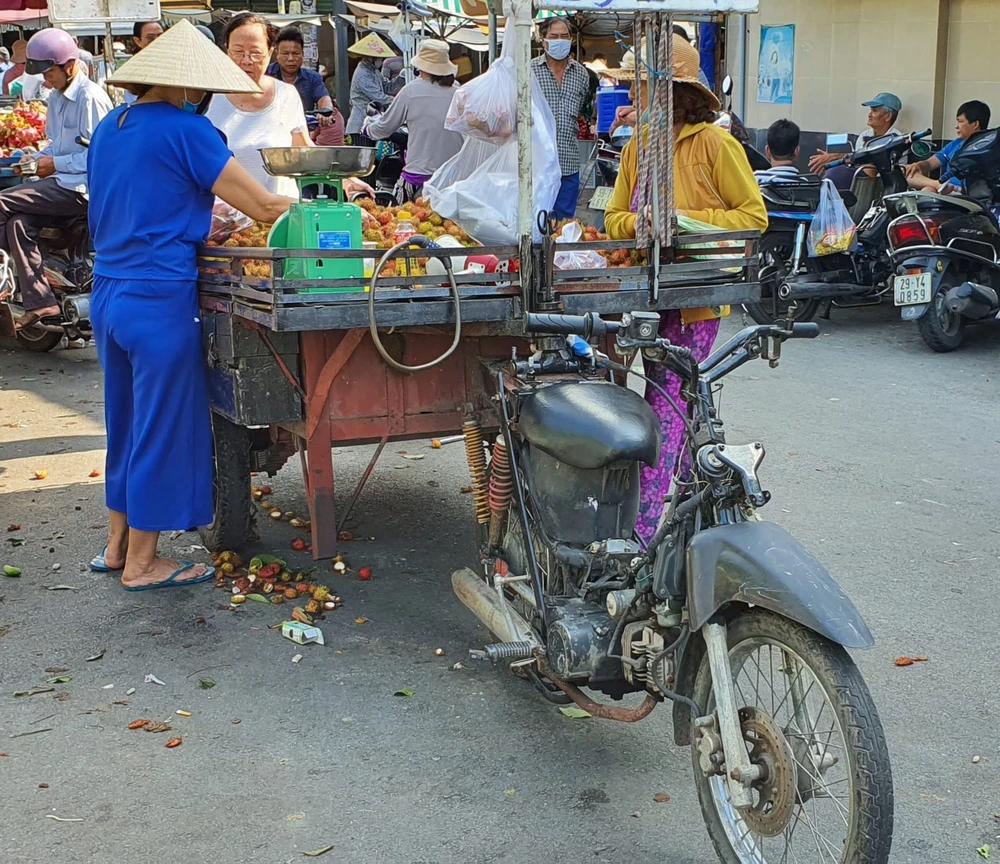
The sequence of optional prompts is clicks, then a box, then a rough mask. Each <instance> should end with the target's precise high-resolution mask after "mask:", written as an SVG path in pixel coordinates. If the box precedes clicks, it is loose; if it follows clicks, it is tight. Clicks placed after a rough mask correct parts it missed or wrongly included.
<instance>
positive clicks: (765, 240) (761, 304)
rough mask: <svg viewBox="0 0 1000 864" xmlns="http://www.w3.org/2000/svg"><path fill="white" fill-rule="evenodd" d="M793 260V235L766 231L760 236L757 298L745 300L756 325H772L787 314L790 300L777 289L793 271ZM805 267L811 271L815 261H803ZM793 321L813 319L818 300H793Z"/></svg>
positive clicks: (745, 305)
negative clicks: (758, 294) (758, 291)
mask: <svg viewBox="0 0 1000 864" xmlns="http://www.w3.org/2000/svg"><path fill="white" fill-rule="evenodd" d="M794 259H795V235H794V234H792V233H790V232H787V231H767V232H765V233H764V236H763V237H761V238H760V274H759V276H758V280H759V281H760V300H757V301H754V302H752V303H745V304H744V308H745V309H746V310H747V312H748V313H749V315H750V317H751V318H753V320H754V321H756V322H757V323H758V324H773V323H774V322H775V321H776V320H778V319H779V318H786V317H787V316H788V309H789V307H790V306H791V305H792V302H793V301H791V300H782V299H781V297H779V296H778V288H780V287H781V285H782V284H783V283H784V281H785V280H786V279H787V278H788V276H789V275H790V274H791V272H792V261H793V260H794ZM806 267H807V268H808V269H809V270H810V272H812V271H813V270H814V269H815V264H814V263H812V261H811V259H807V260H806ZM794 302H795V304H796V306H795V315H794V318H795V320H796V321H812V319H813V318H814V317H815V316H816V312H817V311H818V310H819V303H820V301H819V300H797V301H794Z"/></svg>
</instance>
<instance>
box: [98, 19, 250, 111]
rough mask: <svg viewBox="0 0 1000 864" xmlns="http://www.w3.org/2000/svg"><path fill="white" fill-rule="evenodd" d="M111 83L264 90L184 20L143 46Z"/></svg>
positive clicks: (219, 90)
mask: <svg viewBox="0 0 1000 864" xmlns="http://www.w3.org/2000/svg"><path fill="white" fill-rule="evenodd" d="M108 83H109V84H115V85H122V84H145V85H147V86H149V87H186V88H188V89H190V90H205V91H208V92H211V93H260V92H261V90H260V87H258V86H257V82H256V81H253V80H251V78H250V76H248V75H247V74H246V73H245V72H244V71H243V70H242V69H240V67H239V66H237V65H236V64H235V63H234V62H233V61H232V60H230V59H229V57H227V56H226V54H225V53H224V52H223V51H222V50H221V49H220V48H218V47H217V46H216V45H215V44H214V43H212V42H209V41H208V40H207V39H206V38H205V37H204V36H202V35H201V33H199V32H198V31H197V30H196V29H195V27H194V25H193V24H191V23H190V22H188V21H184V20H181V21H178V22H177V23H176V24H174V26H173V27H171V28H170V29H169V30H167V32H166V33H164V34H163V35H162V36H160V37H159V38H158V39H157V40H156V41H155V42H153V44H152V45H150V46H149V47H148V48H143V49H142V51H140V52H139V53H138V54H136V55H135V57H133V58H132V59H131V60H129V61H128V63H126V64H125V65H124V66H122V67H121V68H120V69H118V70H117V71H116V72H115V74H114V75H112V76H111V77H110V78H109V79H108Z"/></svg>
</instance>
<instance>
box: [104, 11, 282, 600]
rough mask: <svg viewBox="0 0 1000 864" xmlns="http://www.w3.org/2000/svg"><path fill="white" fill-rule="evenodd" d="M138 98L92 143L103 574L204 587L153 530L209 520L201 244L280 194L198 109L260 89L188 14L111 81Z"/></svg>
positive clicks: (136, 584)
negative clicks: (104, 449) (231, 213)
mask: <svg viewBox="0 0 1000 864" xmlns="http://www.w3.org/2000/svg"><path fill="white" fill-rule="evenodd" d="M110 80H111V83H112V84H116V85H118V86H124V87H126V88H127V89H128V90H129V91H131V92H132V93H133V94H134V95H135V96H137V97H138V98H137V100H136V101H135V102H133V103H131V104H130V105H127V106H122V107H119V108H116V109H115V110H113V111H112V112H111V113H110V114H108V115H107V117H106V118H105V120H104V121H103V122H102V123H101V124H100V125H99V126H98V127H97V129H96V131H95V132H94V135H93V139H92V141H91V144H90V152H89V156H88V165H87V170H88V174H89V180H90V231H91V234H92V237H93V242H94V247H95V250H96V256H95V261H94V290H93V300H92V303H93V310H92V316H91V317H92V321H93V325H94V336H95V339H96V341H97V349H98V354H99V356H100V360H101V365H102V366H103V368H104V380H105V389H106V393H105V422H106V425H107V434H108V457H107V470H106V475H105V476H106V490H107V492H106V494H107V505H108V516H109V519H110V522H111V527H110V531H109V534H108V544H107V546H106V547H105V549H104V551H103V552H102V553H101V554H100V555H98V556H97V558H95V559H94V561H93V562H92V565H91V566H92V567H93V568H94V569H95V570H118V569H122V570H123V573H122V584H123V585H124V587H125V588H126V590H129V591H141V590H146V589H149V588H161V587H175V586H181V585H189V584H193V583H195V582H202V581H204V580H206V579H208V578H210V577H211V575H212V568H210V567H206V566H205V565H204V564H192V563H190V562H187V561H172V560H167V559H163V558H160V557H158V556H157V541H158V539H159V532H161V531H167V530H176V529H181V530H186V529H189V528H192V527H194V526H196V525H207V524H209V523H210V522H211V521H212V469H213V466H212V433H211V426H210V418H209V408H208V393H207V388H206V382H205V365H204V359H203V354H202V345H201V324H200V319H199V312H198V294H197V288H196V279H197V266H196V250H197V248H198V246H199V245H200V244H201V243H202V242H204V240H205V237H206V235H207V234H208V230H209V226H210V224H211V218H212V205H213V203H214V200H215V196H216V195H218V196H219V197H220V198H222V199H223V200H224V201H226V202H228V203H229V204H231V205H232V206H234V207H236V208H237V209H238V210H241V211H242V212H244V213H246V214H247V215H248V216H251V217H253V218H255V219H258V220H260V221H262V222H273V221H275V219H277V218H278V217H279V216H280V215H281V214H282V213H284V212H285V211H286V210H287V209H288V206H289V204H290V203H291V201H290V199H288V198H285V197H282V196H279V195H273V194H271V193H270V192H268V191H266V190H265V189H264V188H263V187H261V186H260V185H259V184H258V183H257V182H256V181H255V180H253V179H252V178H251V177H250V175H249V174H247V172H246V170H245V169H243V168H242V167H240V165H239V164H238V163H237V162H236V160H235V159H234V158H233V155H232V153H231V152H230V151H229V148H228V147H227V146H226V142H225V140H224V139H223V137H222V135H221V134H220V133H219V132H218V131H217V130H216V129H215V127H213V126H212V124H211V122H210V121H209V120H208V118H206V117H203V116H200V115H201V112H202V111H203V110H204V108H205V107H207V104H208V101H209V100H210V99H211V94H212V93H213V92H216V93H254V92H258V87H257V85H256V84H255V83H254V82H253V81H251V80H250V79H249V78H248V77H247V76H246V75H244V74H243V72H242V71H241V70H240V69H239V68H238V67H237V66H236V65H235V64H234V63H233V62H232V61H231V60H230V59H229V58H228V57H226V55H225V54H224V53H223V52H222V51H220V50H219V49H218V48H217V47H216V46H215V45H212V44H211V43H210V42H208V40H207V39H205V37H204V36H202V35H201V34H200V33H198V31H197V30H195V28H194V27H193V26H191V25H190V24H189V23H187V22H184V21H182V22H181V23H179V24H175V25H174V26H173V27H171V28H170V29H169V30H168V31H167V32H166V33H165V34H164V35H163V36H161V37H160V38H159V39H157V40H156V42H154V43H153V44H152V45H150V46H149V47H148V48H146V49H145V50H143V52H142V53H141V54H138V55H137V56H135V57H133V58H132V59H131V60H130V61H129V62H128V63H127V64H126V65H125V66H123V67H122V68H121V70H120V71H118V72H116V73H115V75H114V76H113V77H112V78H111V79H110Z"/></svg>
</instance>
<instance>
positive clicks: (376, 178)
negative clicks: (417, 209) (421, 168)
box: [365, 102, 410, 207]
mask: <svg viewBox="0 0 1000 864" xmlns="http://www.w3.org/2000/svg"><path fill="white" fill-rule="evenodd" d="M388 107H389V106H388V105H386V104H382V103H379V102H369V103H368V107H367V108H366V109H365V113H366V114H367V115H368V116H369V117H378V116H380V115H381V114H382V113H384V112H385V111H386V110H387V109H388ZM409 140H410V135H409V130H408V129H407V128H406V126H402V127H400V128H399V129H397V130H396V131H395V132H393V133H392V134H391V135H390V136H389V137H388V138H387V139H386V142H387V151H386V152H384V153H382V154H380V155H377V156H376V160H375V173H374V175H373V177H372V187H373V188H374V189H375V201H376V203H377V204H379V205H380V206H382V207H391V206H395V205H397V204H402V203H403V200H402V195H401V192H400V190H399V188H398V187H399V178H400V176H401V175H402V173H403V168H404V167H405V165H406V160H405V156H406V146H407V144H408V142H409Z"/></svg>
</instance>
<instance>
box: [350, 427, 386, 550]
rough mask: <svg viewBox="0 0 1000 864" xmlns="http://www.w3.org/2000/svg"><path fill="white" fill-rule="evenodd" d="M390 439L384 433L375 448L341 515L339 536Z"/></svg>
mask: <svg viewBox="0 0 1000 864" xmlns="http://www.w3.org/2000/svg"><path fill="white" fill-rule="evenodd" d="M388 440H389V436H388V435H383V436H382V440H381V441H379V442H378V447H376V448H375V452H374V453H373V454H372V458H371V460H370V461H369V463H368V467H367V468H365V473H364V474H362V475H361V479H360V480H359V481H358V488H357V489H355V490H354V494H353V495H352V496H351V500H350V501H349V502H348V504H347V507H346V509H345V510H344V512H343V514H342V515H341V517H340V524H339V525H338V526H337V536H338V537H339V536H340V532H341V531H343V530H344V526H345V525H346V524H347V517H348V516H350V515H351V511H352V510H354V505H355V504H357V503H358V498H360V497H361V493H362V491H363V490H364V488H365V484H366V483H367V482H368V478H369V477H371V476H372V471H374V470H375V463H376V462H378V457H379V456H381V455H382V451H383V450H384V449H385V445H386V442H388Z"/></svg>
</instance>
